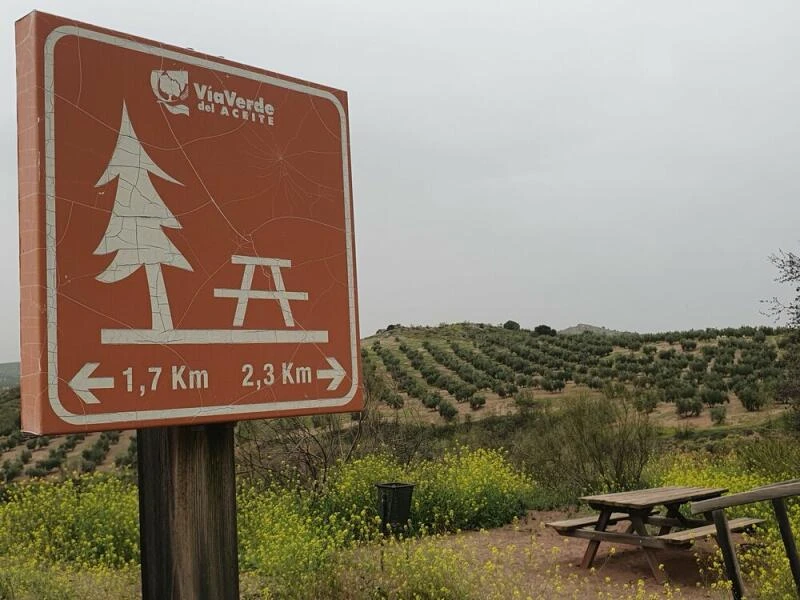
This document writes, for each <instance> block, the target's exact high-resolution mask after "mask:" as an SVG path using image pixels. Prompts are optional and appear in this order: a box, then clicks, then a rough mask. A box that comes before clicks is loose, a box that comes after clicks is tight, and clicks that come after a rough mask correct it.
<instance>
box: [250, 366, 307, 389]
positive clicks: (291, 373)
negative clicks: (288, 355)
mask: <svg viewBox="0 0 800 600" xmlns="http://www.w3.org/2000/svg"><path fill="white" fill-rule="evenodd" d="M313 373H314V372H313V371H312V369H311V367H304V366H295V364H294V363H291V362H284V363H281V365H280V368H279V369H277V368H276V367H275V365H273V364H272V363H265V364H264V365H262V367H261V371H260V373H259V372H257V369H256V368H254V367H253V365H251V364H249V363H245V364H243V365H242V387H255V388H257V389H261V387H262V386H266V387H269V386H271V385H273V384H275V383H278V384H283V385H294V384H298V383H299V384H303V383H311V381H312V377H313Z"/></svg>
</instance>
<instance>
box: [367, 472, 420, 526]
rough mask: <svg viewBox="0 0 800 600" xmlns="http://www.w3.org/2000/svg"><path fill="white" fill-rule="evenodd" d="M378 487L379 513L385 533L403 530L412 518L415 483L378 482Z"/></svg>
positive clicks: (376, 485)
mask: <svg viewBox="0 0 800 600" xmlns="http://www.w3.org/2000/svg"><path fill="white" fill-rule="evenodd" d="M375 487H377V488H378V514H379V515H380V517H381V529H382V531H383V533H390V532H391V533H394V532H395V531H398V530H402V529H403V527H405V526H406V525H407V524H408V522H409V521H410V519H411V493H412V492H413V491H414V484H413V483H397V482H393V483H376V484H375Z"/></svg>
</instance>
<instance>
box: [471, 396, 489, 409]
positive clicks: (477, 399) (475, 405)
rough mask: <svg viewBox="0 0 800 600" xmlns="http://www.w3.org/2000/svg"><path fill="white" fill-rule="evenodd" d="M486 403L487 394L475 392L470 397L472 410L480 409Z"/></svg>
mask: <svg viewBox="0 0 800 600" xmlns="http://www.w3.org/2000/svg"><path fill="white" fill-rule="evenodd" d="M485 405H486V396H483V395H481V394H475V395H473V396H472V398H470V399H469V407H470V408H471V409H472V410H478V409H479V408H482V407H483V406H485Z"/></svg>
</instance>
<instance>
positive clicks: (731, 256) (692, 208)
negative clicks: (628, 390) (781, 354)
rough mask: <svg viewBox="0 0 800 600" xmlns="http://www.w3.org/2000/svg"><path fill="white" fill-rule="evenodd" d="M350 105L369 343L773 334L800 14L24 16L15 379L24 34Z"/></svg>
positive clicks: (789, 212) (9, 291)
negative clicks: (89, 31) (216, 65)
mask: <svg viewBox="0 0 800 600" xmlns="http://www.w3.org/2000/svg"><path fill="white" fill-rule="evenodd" d="M34 8H36V9H39V10H44V11H46V12H52V13H55V14H59V15H62V16H66V17H72V18H75V19H78V20H82V21H87V22H90V23H94V24H97V25H101V26H104V27H110V28H112V29H118V30H121V31H124V32H126V33H131V34H135V35H139V36H143V37H147V38H151V39H155V40H158V41H163V42H167V43H170V44H175V45H178V46H183V47H191V48H194V49H196V50H199V51H202V52H207V53H209V54H212V55H218V56H225V57H226V58H229V59H232V60H236V61H239V62H243V63H247V64H251V65H254V66H258V67H262V68H265V69H269V70H272V71H277V72H279V73H284V74H287V75H293V76H296V77H301V78H303V79H308V80H311V81H315V82H318V83H323V84H327V85H331V86H333V87H337V88H340V89H344V90H346V91H347V92H348V94H349V105H350V129H351V144H352V170H353V188H354V203H355V213H356V221H355V227H356V229H355V230H356V252H357V264H358V280H359V303H360V313H361V314H360V319H361V329H362V335H364V336H366V335H370V334H372V333H374V331H375V330H376V329H378V328H381V327H385V326H386V324H388V323H403V324H438V323H440V322H454V321H464V320H468V321H480V322H489V323H501V322H503V321H505V320H507V319H514V320H516V321H519V322H520V323H521V324H522V325H523V326H527V327H533V326H535V325H537V324H539V323H547V324H549V325H551V326H553V327H556V328H563V327H567V326H570V325H573V324H575V323H578V322H583V323H592V324H596V325H605V326H607V327H610V328H614V329H623V330H635V331H663V330H667V329H688V328H693V327H707V326H728V325H731V326H737V325H741V324H762V323H765V324H766V323H770V321H769V319H767V318H766V317H764V316H763V315H761V314H760V311H761V310H762V309H763V307H762V305H761V304H760V300H762V299H764V298H768V297H770V296H772V295H774V294H784V295H786V294H788V293H789V292H790V291H791V290H790V289H782V288H781V287H779V286H777V285H776V284H774V283H773V279H774V277H775V275H776V272H775V270H774V268H773V267H772V266H771V264H770V263H769V261H768V256H769V254H771V253H773V252H775V251H776V250H777V249H779V248H783V249H787V250H798V246H800V169H798V167H797V161H798V158H799V157H800V83H798V82H799V81H800V79H798V77H797V73H798V72H800V36H798V35H797V26H798V22H800V4H798V3H797V2H792V1H789V0H787V1H785V2H778V1H761V2H752V1H750V2H734V1H731V0H713V1H712V0H704V1H703V2H696V1H679V0H673V1H671V2H657V3H656V2H643V1H642V0H628V1H624V2H622V1H620V2H615V1H611V0H603V1H602V2H597V1H591V0H587V1H585V2H571V1H565V0H549V1H543V2H534V1H525V2H500V1H496V2H467V1H464V0H459V1H448V2H444V1H434V0H425V1H416V0H414V1H409V0H406V1H404V2H392V3H389V2H381V1H376V0H361V1H350V2H308V1H304V0H270V1H269V2H263V1H257V2H249V1H247V0H243V1H240V2H218V3H212V2H208V3H204V2H196V1H183V0H171V1H169V2H164V1H163V0H160V1H158V2H152V1H149V0H147V1H146V0H137V1H135V2H109V1H108V0H105V1H102V2H94V1H91V2H90V1H81V2H77V1H72V2H68V1H60V2H59V1H44V0H42V1H40V2H39V3H38V4H37V5H35V6H34V5H31V4H29V3H25V2H17V1H9V0H6V1H4V2H3V3H2V5H1V6H0V14H2V21H3V23H4V31H5V39H6V43H5V52H3V53H2V55H1V56H2V58H0V69H2V75H3V80H4V81H6V82H7V85H6V86H4V87H3V88H2V92H0V93H2V98H1V99H2V101H3V105H4V106H6V110H5V111H3V112H2V113H0V132H1V133H2V135H0V189H2V191H3V196H4V197H5V198H6V202H5V203H3V204H2V205H0V211H1V212H0V253H2V256H3V257H4V258H5V260H3V261H2V262H0V285H2V289H4V290H5V294H4V295H3V297H2V298H0V311H1V314H2V315H3V316H4V318H3V319H2V321H0V361H4V360H17V359H18V357H19V307H18V304H19V294H18V291H17V290H18V266H17V262H18V248H17V224H18V220H17V200H16V198H17V178H16V141H15V140H16V115H15V109H14V107H15V95H14V90H15V84H14V77H15V75H14V41H13V38H14V33H13V23H14V21H15V20H16V19H17V18H19V17H21V16H23V15H25V14H26V13H27V12H29V11H30V10H32V9H34Z"/></svg>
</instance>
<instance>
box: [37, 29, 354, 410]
mask: <svg viewBox="0 0 800 600" xmlns="http://www.w3.org/2000/svg"><path fill="white" fill-rule="evenodd" d="M70 35H74V36H76V37H79V38H85V39H90V40H94V41H97V42H101V43H104V44H109V45H112V46H119V47H122V48H126V49H128V50H133V51H135V52H143V53H145V54H151V55H153V56H159V57H161V58H166V59H169V60H175V61H179V62H182V63H186V64H189V65H194V66H197V67H202V68H205V69H211V70H216V71H221V72H223V73H228V74H230V75H234V76H236V77H243V78H247V79H252V80H255V81H259V82H262V83H266V84H269V85H273V86H277V87H282V88H285V89H289V90H292V91H296V92H302V93H304V94H309V95H311V96H316V97H318V98H323V99H325V100H329V101H330V102H332V103H333V105H334V106H335V107H336V110H338V111H339V118H340V126H341V137H342V181H343V186H344V187H343V189H344V219H345V245H346V250H347V289H348V303H349V318H350V364H351V371H352V372H351V373H350V380H351V382H352V385H351V387H350V390H348V392H347V393H346V394H345V395H344V396H342V397H341V398H323V399H316V400H296V401H292V402H268V403H262V404H231V405H224V406H205V407H193V408H172V409H165V410H142V411H125V412H114V413H98V414H91V415H87V414H76V413H71V412H69V411H68V410H67V409H66V408H65V407H64V405H63V404H61V401H60V399H59V397H58V381H59V378H58V337H57V336H58V327H57V323H58V307H57V302H56V301H57V296H58V295H57V283H58V282H57V277H56V179H55V165H56V157H55V149H56V148H55V80H54V69H55V65H54V62H55V46H56V44H57V43H58V41H59V40H60V39H62V38H64V37H66V36H70ZM44 113H45V115H44V128H45V134H44V147H45V152H44V153H45V229H46V231H45V238H46V251H47V282H46V283H47V367H48V368H47V387H48V398H49V400H50V406H51V407H52V409H53V411H54V412H55V414H56V415H57V416H58V417H59V418H61V419H62V420H64V421H66V422H67V423H69V424H70V425H99V424H109V423H121V422H127V421H129V422H141V421H150V420H155V419H181V418H191V417H208V416H218V415H230V416H244V415H255V414H265V413H270V412H276V411H284V410H289V411H291V410H303V409H314V408H330V407H336V406H344V405H345V404H347V403H348V402H349V401H350V400H352V399H353V397H354V396H355V393H356V390H357V389H358V375H359V374H358V369H357V368H356V366H357V365H358V356H357V340H356V307H355V281H354V267H353V224H352V219H351V203H352V199H351V196H350V177H349V175H350V157H349V154H348V141H347V133H348V132H347V115H346V114H345V111H344V107H343V106H342V103H341V102H339V99H338V98H337V97H336V96H334V95H333V94H331V93H330V92H328V91H325V90H320V89H316V88H314V87H311V86H308V85H304V84H302V83H295V82H293V81H285V80H282V79H279V78H277V77H272V76H270V75H265V74H263V73H259V72H254V71H248V70H246V69H243V68H241V67H236V66H232V65H227V64H223V63H218V62H215V61H212V60H208V59H205V58H199V57H196V56H191V55H187V54H182V53H180V52H176V51H174V50H169V49H166V48H160V47H158V46H152V45H150V44H145V43H142V42H138V41H133V40H129V39H125V38H120V37H116V36H112V35H108V34H106V33H100V32H98V31H93V30H91V29H84V28H82V27H76V26H74V25H64V26H61V27H57V28H56V29H54V30H53V31H52V32H51V33H50V35H48V36H47V39H46V40H45V44H44Z"/></svg>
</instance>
